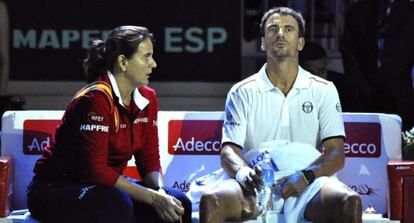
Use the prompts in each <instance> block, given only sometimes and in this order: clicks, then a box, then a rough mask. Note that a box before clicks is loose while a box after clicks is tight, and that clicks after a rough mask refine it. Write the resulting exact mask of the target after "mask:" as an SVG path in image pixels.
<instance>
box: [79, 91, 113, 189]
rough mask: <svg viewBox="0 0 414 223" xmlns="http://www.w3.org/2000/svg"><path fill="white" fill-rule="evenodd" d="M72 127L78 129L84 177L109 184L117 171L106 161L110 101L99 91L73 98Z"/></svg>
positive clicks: (93, 181) (110, 116)
mask: <svg viewBox="0 0 414 223" xmlns="http://www.w3.org/2000/svg"><path fill="white" fill-rule="evenodd" d="M77 100H78V101H77V103H76V106H75V108H74V120H75V123H76V124H75V125H76V126H75V128H77V129H78V130H79V139H74V140H79V146H80V157H81V160H80V165H81V167H82V170H83V172H82V178H83V179H85V180H86V181H88V182H90V183H93V184H99V185H107V186H113V185H114V184H115V182H116V181H117V179H118V177H119V175H120V174H119V173H118V172H116V171H115V170H113V169H112V168H110V167H109V166H108V165H107V162H108V149H109V134H110V132H111V131H114V130H113V126H114V125H113V116H112V114H111V112H110V108H111V107H110V106H111V104H110V102H109V100H108V99H107V98H106V96H105V95H104V93H102V92H98V91H93V92H89V93H87V94H86V95H84V96H82V97H81V98H79V99H77Z"/></svg>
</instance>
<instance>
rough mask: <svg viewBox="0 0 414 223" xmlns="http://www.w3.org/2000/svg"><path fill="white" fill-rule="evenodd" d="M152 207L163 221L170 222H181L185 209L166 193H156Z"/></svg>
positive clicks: (161, 191)
mask: <svg viewBox="0 0 414 223" xmlns="http://www.w3.org/2000/svg"><path fill="white" fill-rule="evenodd" d="M151 206H152V207H153V208H154V210H155V212H156V213H157V214H158V216H160V218H161V219H163V220H164V221H168V222H177V221H178V222H181V216H182V215H183V214H184V208H183V206H182V204H181V202H180V201H179V200H177V199H176V198H175V197H173V196H170V195H168V194H166V193H165V191H164V190H160V191H154V194H153V199H152V203H151Z"/></svg>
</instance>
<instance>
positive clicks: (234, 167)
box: [220, 143, 264, 192]
mask: <svg viewBox="0 0 414 223" xmlns="http://www.w3.org/2000/svg"><path fill="white" fill-rule="evenodd" d="M240 151H241V148H240V146H238V145H236V144H233V143H224V144H223V148H222V149H221V154H220V159H221V166H222V167H223V169H224V171H226V173H227V174H228V175H229V176H230V177H232V178H236V180H237V181H238V182H239V183H240V184H241V185H242V186H243V187H244V188H245V189H247V190H249V191H250V192H254V189H255V188H256V189H259V188H260V187H262V185H263V184H264V183H263V180H262V171H261V170H260V169H257V168H255V169H254V170H253V169H252V168H250V167H249V166H248V165H247V163H246V162H245V161H244V160H243V158H242V157H241V155H240Z"/></svg>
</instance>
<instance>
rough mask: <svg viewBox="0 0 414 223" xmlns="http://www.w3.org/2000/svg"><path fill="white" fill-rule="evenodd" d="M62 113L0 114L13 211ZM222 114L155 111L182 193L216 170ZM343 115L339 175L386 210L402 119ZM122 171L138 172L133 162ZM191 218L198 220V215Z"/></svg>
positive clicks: (172, 181)
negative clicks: (10, 161) (11, 171)
mask: <svg viewBox="0 0 414 223" xmlns="http://www.w3.org/2000/svg"><path fill="white" fill-rule="evenodd" d="M62 115H63V111H8V112H6V113H5V114H4V115H3V118H2V136H1V139H2V140H1V155H9V156H13V157H14V159H15V182H14V190H13V191H14V194H13V196H14V197H13V198H14V199H13V201H14V203H13V207H14V209H15V210H16V209H25V208H26V194H25V191H26V186H27V184H28V183H29V181H30V179H31V177H32V176H33V172H32V169H33V165H34V162H35V161H36V160H37V159H38V158H39V156H40V155H39V154H40V153H41V152H42V151H41V149H42V148H43V146H44V145H46V144H49V143H50V142H51V140H52V137H53V133H54V131H55V128H56V124H57V123H58V122H59V120H60V118H61V117H62ZM223 117H224V112H169V111H160V112H159V114H158V128H159V140H160V141H159V143H160V155H161V166H162V168H163V172H164V176H165V184H166V185H167V186H171V187H175V188H178V189H180V190H181V191H183V192H187V191H188V189H189V186H190V184H191V182H192V181H194V180H195V179H196V178H198V177H200V176H203V175H205V174H207V173H210V172H212V171H214V170H217V169H218V168H220V159H219V157H218V155H219V151H220V139H221V125H222V123H223ZM343 117H344V121H345V131H346V134H347V141H346V145H345V152H346V156H347V157H346V162H345V168H344V169H343V170H342V171H340V172H339V173H338V177H339V178H340V179H341V180H342V181H343V182H344V183H346V184H347V185H349V186H350V187H351V188H352V189H354V190H355V191H357V192H358V193H359V194H361V197H362V201H363V208H364V210H365V209H366V208H367V207H368V206H369V205H372V206H373V207H374V208H375V210H376V211H377V213H387V193H388V181H387V172H386V164H387V162H388V160H390V159H392V160H401V120H400V118H399V117H398V116H395V115H387V114H364V113H344V114H343ZM184 163H185V165H183V164H184ZM126 174H127V175H129V176H133V175H135V176H136V174H137V173H136V171H135V167H134V162H133V160H131V161H130V162H129V163H128V168H127V170H126ZM194 216H195V220H194V222H197V221H198V220H197V213H195V214H194ZM272 218H273V217H272ZM0 223H1V219H0Z"/></svg>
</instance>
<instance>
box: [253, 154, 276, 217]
mask: <svg viewBox="0 0 414 223" xmlns="http://www.w3.org/2000/svg"><path fill="white" fill-rule="evenodd" d="M259 165H260V167H261V169H262V171H263V181H264V184H265V185H264V186H263V187H262V188H261V189H260V191H259V192H258V194H257V198H256V206H257V210H258V211H263V213H265V212H266V211H267V210H268V209H269V208H268V205H267V204H268V202H269V200H270V198H271V197H272V191H271V190H270V188H271V187H272V184H273V182H274V178H275V177H274V170H273V166H272V162H271V159H270V154H269V153H266V154H264V158H263V161H262V162H260V163H259Z"/></svg>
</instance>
